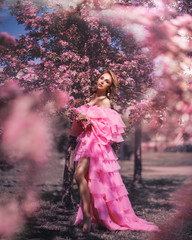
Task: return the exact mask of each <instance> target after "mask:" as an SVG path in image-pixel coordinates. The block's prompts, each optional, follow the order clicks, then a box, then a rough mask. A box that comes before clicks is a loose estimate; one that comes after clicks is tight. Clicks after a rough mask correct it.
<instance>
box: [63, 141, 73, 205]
mask: <svg viewBox="0 0 192 240" xmlns="http://www.w3.org/2000/svg"><path fill="white" fill-rule="evenodd" d="M75 146H76V138H75V137H71V136H70V140H69V144H68V148H67V153H66V154H65V166H64V174H63V196H62V203H63V206H64V208H65V209H73V207H74V200H73V174H74V161H73V154H74V149H75Z"/></svg>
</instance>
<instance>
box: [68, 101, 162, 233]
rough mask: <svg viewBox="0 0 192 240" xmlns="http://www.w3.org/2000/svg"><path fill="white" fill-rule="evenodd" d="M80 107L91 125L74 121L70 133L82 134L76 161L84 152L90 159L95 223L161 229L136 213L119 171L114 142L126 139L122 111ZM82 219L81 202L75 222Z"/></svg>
mask: <svg viewBox="0 0 192 240" xmlns="http://www.w3.org/2000/svg"><path fill="white" fill-rule="evenodd" d="M76 111H77V113H84V114H86V115H87V116H88V118H89V119H90V122H91V128H84V129H83V128H82V125H80V124H78V123H77V122H75V121H74V123H73V125H72V128H71V130H70V134H71V135H73V136H77V135H78V137H77V146H76V148H75V152H74V161H80V160H81V158H82V157H84V156H87V157H89V159H90V165H89V171H88V174H87V176H86V179H87V182H88V188H89V191H90V214H91V219H92V224H100V225H102V226H104V227H106V228H107V229H109V230H127V229H130V230H140V231H158V227H157V226H156V225H154V224H153V223H151V222H147V221H146V220H144V219H141V218H139V217H137V216H136V215H135V213H134V211H133V208H132V206H131V203H130V200H129V198H128V192H127V189H126V188H125V185H124V184H123V181H122V179H121V176H120V174H119V169H120V166H119V164H118V162H117V156H116V154H115V153H114V151H113V149H112V147H111V144H112V143H114V142H117V143H118V142H122V141H123V138H122V136H121V134H122V133H123V132H124V128H125V124H124V122H123V121H122V119H121V117H120V115H119V114H118V113H117V112H116V111H115V110H113V109H110V108H105V107H101V106H98V105H83V106H81V107H79V108H77V109H76ZM82 222H83V212H82V205H81V203H80V205H79V209H78V212H77V216H76V220H75V223H74V224H75V225H78V224H81V223H82Z"/></svg>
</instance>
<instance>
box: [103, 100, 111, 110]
mask: <svg viewBox="0 0 192 240" xmlns="http://www.w3.org/2000/svg"><path fill="white" fill-rule="evenodd" d="M101 107H105V108H111V101H110V100H109V98H105V99H103V100H102V103H101Z"/></svg>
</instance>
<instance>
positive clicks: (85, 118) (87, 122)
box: [78, 113, 92, 131]
mask: <svg viewBox="0 0 192 240" xmlns="http://www.w3.org/2000/svg"><path fill="white" fill-rule="evenodd" d="M78 120H79V121H81V122H82V124H83V128H84V129H86V130H88V131H90V130H91V126H92V124H91V121H90V120H89V118H88V116H87V115H86V114H84V113H80V114H79V115H78Z"/></svg>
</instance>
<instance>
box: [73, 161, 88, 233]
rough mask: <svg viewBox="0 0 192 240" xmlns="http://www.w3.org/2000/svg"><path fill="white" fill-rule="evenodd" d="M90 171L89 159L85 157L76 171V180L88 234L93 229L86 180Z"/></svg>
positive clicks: (84, 227)
mask: <svg viewBox="0 0 192 240" xmlns="http://www.w3.org/2000/svg"><path fill="white" fill-rule="evenodd" d="M88 169H89V158H88V157H83V158H82V159H81V160H80V162H79V164H78V166H77V169H76V171H75V180H76V181H77V184H78V188H79V194H80V198H81V201H82V206H83V231H84V232H88V231H90V228H91V220H90V209H89V207H90V194H89V188H88V184H87V180H86V179H85V175H86V174H87V172H88Z"/></svg>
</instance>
